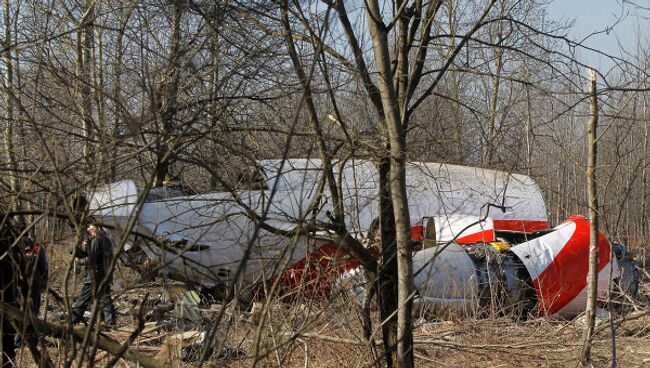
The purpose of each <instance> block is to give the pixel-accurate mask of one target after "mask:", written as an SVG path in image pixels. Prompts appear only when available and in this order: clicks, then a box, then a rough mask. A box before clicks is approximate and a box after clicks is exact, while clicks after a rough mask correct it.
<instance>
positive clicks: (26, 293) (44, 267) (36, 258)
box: [16, 238, 49, 346]
mask: <svg viewBox="0 0 650 368" xmlns="http://www.w3.org/2000/svg"><path fill="white" fill-rule="evenodd" d="M23 248H24V258H23V261H24V267H23V269H24V271H23V272H22V273H21V274H22V275H23V276H22V277H23V280H22V282H21V283H20V289H19V290H20V296H21V298H20V299H21V302H22V305H23V308H25V309H26V308H27V307H29V308H30V309H31V311H32V313H33V314H34V316H35V317H36V316H38V313H39V311H40V309H41V293H42V292H43V291H44V290H45V289H46V288H47V277H48V272H49V267H48V264H47V258H46V256H45V248H43V246H42V245H40V244H38V243H35V242H34V241H33V240H32V239H31V238H25V239H24V240H23ZM26 336H27V338H28V339H30V340H31V342H32V346H36V344H37V343H38V339H37V338H36V334H35V333H34V329H33V327H32V326H29V327H28V328H27V333H26ZM20 345H22V342H21V339H20V337H19V336H18V335H17V336H16V346H20Z"/></svg>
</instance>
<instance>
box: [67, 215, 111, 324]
mask: <svg viewBox="0 0 650 368" xmlns="http://www.w3.org/2000/svg"><path fill="white" fill-rule="evenodd" d="M86 232H87V239H86V240H85V241H84V242H83V245H84V246H85V248H86V249H85V252H78V253H77V254H76V256H79V257H83V258H86V260H85V261H86V262H85V263H86V275H85V276H84V279H83V287H82V288H81V293H80V294H79V297H77V300H76V301H75V302H74V304H73V305H72V315H71V320H72V323H73V324H77V323H79V322H80V321H81V318H82V317H83V314H84V312H85V311H86V309H88V306H89V305H90V303H91V302H92V301H93V299H95V300H99V302H100V306H101V308H102V314H103V318H104V323H105V324H107V325H108V326H114V325H115V322H116V320H115V308H114V307H113V300H112V299H111V284H112V283H113V282H112V281H113V275H112V274H109V273H108V271H109V267H110V265H111V263H112V261H113V242H112V241H111V239H110V238H109V237H108V235H107V234H106V232H105V231H104V229H102V228H101V227H100V226H99V225H98V224H96V223H91V224H90V225H88V227H87V228H86ZM102 282H103V283H104V284H103V286H102V287H101V288H100V284H101V283H102Z"/></svg>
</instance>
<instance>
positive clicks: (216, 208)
mask: <svg viewBox="0 0 650 368" xmlns="http://www.w3.org/2000/svg"><path fill="white" fill-rule="evenodd" d="M334 171H335V176H336V177H337V178H338V179H339V181H340V183H339V185H340V192H341V195H342V201H343V205H344V207H345V214H346V219H345V220H346V226H347V229H348V230H349V231H350V232H351V233H352V234H353V235H354V236H356V237H357V238H358V239H359V240H361V241H362V242H363V243H364V244H368V246H372V243H373V242H375V241H376V240H377V235H376V232H375V231H373V228H376V219H377V218H378V216H379V204H378V197H377V193H378V192H379V190H378V188H379V179H378V174H377V170H376V167H375V165H374V164H372V163H371V162H369V161H365V160H349V161H347V162H345V163H339V164H337V165H336V166H335V169H334ZM406 178H407V179H406V181H407V187H408V191H407V192H408V200H409V211H410V216H411V228H412V231H411V232H412V238H413V240H415V241H417V242H418V245H419V246H418V249H419V250H418V251H416V252H415V253H414V255H413V264H414V265H413V267H414V275H415V277H414V281H415V286H416V289H417V296H416V299H415V302H416V303H418V304H420V303H426V305H431V306H433V307H434V308H444V309H446V310H453V311H459V312H463V311H465V312H467V311H472V310H477V308H481V307H487V306H490V305H493V304H495V303H499V307H504V306H505V307H506V308H514V307H515V306H519V307H522V306H523V307H522V308H526V310H532V309H534V308H536V309H537V310H538V311H539V313H540V314H541V315H547V316H548V315H553V314H558V315H564V316H572V315H576V314H578V313H580V312H581V311H583V310H584V309H585V305H586V285H587V272H588V252H589V221H588V220H587V219H585V218H584V217H581V216H573V217H570V218H569V219H567V220H566V221H564V222H563V223H561V224H560V225H558V226H556V227H554V228H552V229H551V228H549V223H548V220H547V215H546V206H545V204H544V200H543V197H542V194H541V191H540V189H539V187H538V186H537V185H536V183H535V182H534V181H533V180H532V179H531V178H530V177H528V176H525V175H520V174H512V173H506V172H502V171H495V170H488V169H481V168H475V167H464V166H455V165H447V164H437V163H421V162H412V163H409V164H408V167H407V172H406ZM242 179H243V180H242V181H241V183H240V184H241V188H240V189H237V190H234V191H229V192H217V193H209V194H192V195H188V192H187V191H184V190H183V188H181V187H180V186H170V187H160V188H153V189H152V190H151V191H149V193H148V194H146V196H143V194H141V193H139V192H138V189H137V187H136V185H135V183H134V182H133V181H129V180H124V181H119V182H116V183H112V184H109V185H106V186H103V187H100V188H97V189H96V190H94V191H93V192H91V193H89V195H90V201H89V202H90V214H91V215H92V216H95V217H97V218H99V219H100V220H101V221H102V222H103V223H105V224H106V225H108V226H109V227H111V228H112V229H113V233H114V235H115V236H120V233H123V234H127V233H128V234H129V236H128V239H126V242H127V247H133V248H139V249H141V250H142V251H143V252H144V253H145V254H146V256H147V257H148V258H150V259H151V261H152V262H156V263H157V264H158V265H160V267H161V270H162V273H163V274H165V275H167V276H169V277H171V278H175V279H179V280H182V281H185V282H189V283H193V284H200V285H203V286H206V287H217V288H219V287H224V285H229V282H231V281H232V278H233V277H234V275H240V278H241V279H240V280H242V281H243V283H244V284H246V285H256V284H258V285H259V284H260V283H261V281H263V280H264V281H268V280H276V279H277V277H280V281H281V284H282V286H283V289H282V290H285V291H286V290H294V289H295V288H303V289H311V290H312V291H314V290H316V291H318V293H320V294H321V295H327V294H328V293H329V292H330V291H331V287H332V286H333V285H335V284H340V283H345V284H346V285H348V286H350V287H351V288H352V289H353V293H354V294H355V295H356V296H357V297H358V296H359V295H361V293H363V291H364V290H365V285H366V284H367V283H364V282H363V280H362V279H361V278H360V275H361V274H362V272H359V269H358V267H359V262H358V261H355V260H354V259H353V258H352V257H350V256H349V255H348V254H347V253H346V252H345V251H344V250H343V249H342V247H341V246H340V245H338V244H336V242H335V240H333V239H335V238H336V237H335V236H334V235H333V234H330V233H329V232H328V231H326V230H323V231H313V232H311V233H304V232H303V233H300V232H292V230H296V229H299V228H300V227H301V225H302V224H305V223H311V224H318V223H321V224H326V223H328V222H329V218H328V215H329V214H330V211H331V210H332V203H331V200H330V198H331V196H330V193H329V192H328V190H327V186H326V185H323V184H324V183H323V175H322V169H321V162H320V161H319V160H315V159H289V160H264V161H259V162H257V165H255V167H253V168H251V170H249V171H247V175H243V176H242ZM490 204H498V206H491V205H490ZM253 218H255V220H256V221H258V220H260V219H263V220H264V222H265V224H266V225H267V226H266V227H260V226H258V225H256V221H253V220H252V219H253ZM271 228H273V229H278V230H280V231H272V230H271ZM323 229H326V227H323ZM283 232H284V233H285V234H287V233H291V234H299V235H294V236H290V237H288V236H286V235H282V234H281V233H283ZM152 240H155V241H152ZM599 245H600V247H599V253H598V258H599V273H598V295H599V298H602V297H605V296H606V294H607V292H608V290H609V287H610V280H614V281H615V284H614V286H613V288H618V289H622V290H623V291H624V292H627V293H628V294H635V293H636V290H637V287H638V281H639V280H638V270H637V269H636V263H635V261H634V260H633V259H632V257H630V256H629V255H628V254H627V251H626V249H625V247H624V246H622V245H618V244H612V243H610V242H609V241H608V240H607V239H606V237H605V236H604V235H603V234H602V233H601V234H600V235H599ZM376 254H378V252H376ZM612 255H615V256H614V257H612ZM243 259H246V262H242V260H243ZM239 267H242V269H241V272H239V273H238V272H237V271H238V268H239ZM351 280H352V281H351Z"/></svg>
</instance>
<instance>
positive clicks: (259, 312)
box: [19, 242, 650, 367]
mask: <svg viewBox="0 0 650 368" xmlns="http://www.w3.org/2000/svg"><path fill="white" fill-rule="evenodd" d="M70 250H71V245H70V243H69V242H66V243H61V244H54V245H50V247H49V248H48V254H49V255H50V261H51V268H52V271H51V281H52V283H51V286H52V288H53V289H55V290H56V291H57V292H59V293H61V294H62V289H63V288H62V285H63V276H64V274H65V272H64V271H65V269H66V267H67V265H68V262H69V261H70V253H69V251H70ZM77 279H78V280H80V277H79V276H78V277H77ZM116 281H117V282H119V283H120V285H122V286H123V287H126V288H127V291H126V292H123V293H121V294H118V295H117V296H116V298H115V299H116V305H117V306H118V310H119V313H120V314H119V323H120V325H121V326H122V328H126V329H127V330H128V326H129V325H130V324H131V323H132V317H131V314H132V313H131V312H132V311H133V305H134V303H138V302H139V301H140V299H141V298H142V295H143V294H144V293H149V295H150V297H151V298H152V299H153V300H156V299H157V298H160V297H161V295H160V293H161V288H160V287H145V286H143V285H140V286H141V287H138V288H134V289H129V287H132V286H135V285H138V284H137V283H138V275H137V274H136V273H134V272H132V271H131V270H128V269H126V268H123V267H122V266H120V268H119V269H118V272H117V273H116ZM78 283H79V281H77V284H78ZM76 288H78V285H77V286H75V287H73V288H71V292H70V295H72V298H73V297H74V296H75V295H76V294H75V293H76ZM641 292H642V296H641V302H640V305H639V312H644V311H650V308H649V307H648V306H649V305H650V303H648V300H649V299H648V296H649V295H650V281H649V280H648V279H647V278H645V279H644V284H643V285H642V288H641ZM48 302H49V303H50V304H51V305H52V306H53V307H54V308H53V309H54V310H53V311H50V312H49V313H48V318H52V316H53V315H54V314H56V313H58V312H60V311H61V307H60V306H59V305H57V304H56V303H54V302H53V301H52V299H51V298H50V299H49V300H48ZM206 315H207V312H206ZM635 315H638V313H637V314H635ZM378 325H379V324H378V321H377V320H376V316H375V320H374V327H375V328H377V326H378ZM361 331H362V329H361V323H360V318H359V313H358V307H357V306H356V304H355V303H354V302H352V301H350V300H340V299H339V300H335V301H328V300H323V299H316V300H313V299H312V300H304V301H303V302H302V303H298V302H296V303H294V304H291V305H288V304H282V303H280V302H271V303H269V304H268V305H265V304H264V301H261V302H260V303H259V304H256V309H255V310H254V312H253V313H245V312H241V311H237V310H234V309H230V313H228V314H227V317H226V319H225V320H224V322H223V323H222V324H221V326H220V329H219V336H218V337H219V340H220V341H223V344H224V346H227V347H231V348H235V347H236V348H240V349H242V350H243V351H244V352H245V353H246V355H245V356H244V357H242V358H238V359H231V360H217V359H216V357H213V358H212V360H211V362H212V363H213V364H214V366H227V367H249V366H252V365H253V364H256V366H258V367H277V366H282V367H306V366H307V367H336V366H343V367H368V366H372V363H373V359H374V358H373V355H372V353H371V350H370V349H369V346H368V344H367V343H364V341H363V338H362V334H361ZM179 332H180V330H171V331H164V330H161V329H158V330H156V329H152V330H151V331H146V332H145V333H144V334H143V336H142V337H141V338H140V339H139V340H138V341H137V342H136V343H135V344H133V345H132V347H139V348H140V349H141V350H142V351H144V352H146V353H147V354H150V355H152V356H156V355H157V356H158V357H159V358H161V359H163V360H165V361H167V362H168V363H170V365H171V366H173V367H176V366H188V367H192V366H195V365H194V364H191V363H190V364H187V363H182V362H180V360H179V357H178V351H179V347H178V345H179V344H177V343H169V342H168V343H166V341H170V340H169V339H170V336H171V335H173V334H178V333H179ZM581 333H582V325H581V324H580V322H579V320H572V321H565V320H552V319H543V318H540V319H534V320H529V321H526V322H515V321H513V319H511V318H491V319H464V320H454V321H434V322H432V321H423V320H419V321H418V324H417V327H416V328H415V331H414V336H415V340H416V345H415V354H416V364H417V366H421V367H422V366H423V367H428V366H430V367H463V366H464V367H575V366H576V365H577V357H578V356H579V353H580V348H581V346H580V336H581ZM111 335H112V336H113V337H114V338H116V339H118V340H123V339H125V338H126V336H127V335H128V333H111ZM616 335H617V336H616V354H617V363H618V365H619V366H621V367H643V366H650V316H648V315H645V316H643V317H640V318H638V319H635V320H630V321H626V322H624V323H622V324H621V325H620V326H618V328H617V333H616ZM380 337H381V333H380V331H376V333H375V335H374V338H375V339H376V340H377V341H379V339H380ZM52 341H54V340H52ZM611 342H612V340H611V333H610V330H609V328H602V329H601V331H600V333H599V334H598V336H597V338H596V340H595V347H594V350H593V353H594V366H596V367H601V366H602V367H605V366H610V365H611V361H612V353H611ZM55 344H56V345H55V346H51V347H49V348H48V349H47V350H48V353H49V355H50V357H51V359H52V360H53V362H54V363H55V366H56V367H63V362H64V359H63V357H64V353H65V351H66V350H67V349H69V346H66V345H65V344H62V343H60V342H55ZM161 349H162V350H163V351H162V352H161ZM165 349H166V350H165ZM379 350H380V353H381V346H379ZM20 355H21V357H20V360H19V362H20V366H21V367H35V366H36V365H35V364H34V363H33V362H32V360H31V355H30V354H29V353H28V352H27V350H26V349H23V350H22V352H21V354H20ZM95 359H96V362H97V363H96V366H99V367H102V366H104V365H105V364H106V362H108V360H109V357H108V356H107V354H106V353H103V352H99V353H98V354H97V356H96V357H95ZM117 366H118V367H120V366H121V367H134V366H135V365H134V364H132V363H128V362H126V361H124V360H121V361H120V362H118V364H117Z"/></svg>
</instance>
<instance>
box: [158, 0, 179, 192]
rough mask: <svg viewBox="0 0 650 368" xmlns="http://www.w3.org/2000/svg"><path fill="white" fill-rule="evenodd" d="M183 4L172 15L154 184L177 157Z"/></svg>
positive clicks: (159, 184)
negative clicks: (174, 137)
mask: <svg viewBox="0 0 650 368" xmlns="http://www.w3.org/2000/svg"><path fill="white" fill-rule="evenodd" d="M181 12H182V9H181V5H180V4H179V3H178V2H174V9H173V15H172V36H171V40H170V46H169V61H168V64H167V70H166V71H165V75H164V76H163V80H162V81H161V83H160V84H161V85H160V115H161V118H162V126H161V132H160V138H159V139H160V144H159V150H158V152H157V155H158V157H157V159H156V180H155V183H154V186H161V185H162V183H163V181H164V180H165V178H166V177H167V176H168V174H169V169H170V165H171V163H172V162H173V161H174V159H175V157H174V156H175V155H174V154H173V152H172V151H173V150H174V147H173V144H171V143H170V142H169V141H170V139H171V136H172V134H173V132H174V128H175V123H174V120H175V119H176V108H177V101H178V99H177V94H178V84H179V67H180V66H179V63H180V59H181V53H180V45H181Z"/></svg>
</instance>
